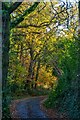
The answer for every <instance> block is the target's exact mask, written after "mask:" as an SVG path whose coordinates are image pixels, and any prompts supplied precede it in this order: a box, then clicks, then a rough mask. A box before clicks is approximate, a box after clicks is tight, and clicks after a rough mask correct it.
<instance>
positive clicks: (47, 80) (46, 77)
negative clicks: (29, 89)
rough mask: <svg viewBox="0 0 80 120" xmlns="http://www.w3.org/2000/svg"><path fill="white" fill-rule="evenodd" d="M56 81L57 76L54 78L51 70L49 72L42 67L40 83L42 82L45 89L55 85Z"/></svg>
mask: <svg viewBox="0 0 80 120" xmlns="http://www.w3.org/2000/svg"><path fill="white" fill-rule="evenodd" d="M56 80H57V78H56V77H55V76H52V70H51V69H49V70H48V71H47V70H46V67H45V66H41V69H40V71H39V82H41V83H42V84H43V86H44V87H49V85H51V84H55V81H56Z"/></svg>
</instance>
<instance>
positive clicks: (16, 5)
mask: <svg viewBox="0 0 80 120" xmlns="http://www.w3.org/2000/svg"><path fill="white" fill-rule="evenodd" d="M21 3H22V2H15V3H14V4H13V5H12V6H10V7H9V8H8V13H9V14H11V13H12V12H13V11H14V10H16V9H17V8H18V7H19V6H20V5H21Z"/></svg>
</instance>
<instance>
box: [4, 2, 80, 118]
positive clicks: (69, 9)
mask: <svg viewBox="0 0 80 120" xmlns="http://www.w3.org/2000/svg"><path fill="white" fill-rule="evenodd" d="M40 95H47V96H48V99H47V100H46V101H45V102H44V106H45V107H46V108H47V109H48V108H51V109H54V108H57V109H58V111H60V112H66V114H67V115H68V117H69V118H72V119H79V118H80V100H79V98H80V1H79V2H76V0H74V2H70V1H68V0H66V2H64V1H59V0H53V1H52V0H50V2H44V1H43V2H37V1H36V2H30V1H27V2H26V1H25V0H22V2H14V1H12V2H2V117H3V119H4V120H5V118H6V120H7V119H8V118H10V111H9V105H10V103H11V100H14V99H20V98H25V97H28V96H40Z"/></svg>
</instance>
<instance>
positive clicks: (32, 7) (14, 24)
mask: <svg viewBox="0 0 80 120" xmlns="http://www.w3.org/2000/svg"><path fill="white" fill-rule="evenodd" d="M38 4H39V2H35V3H34V4H33V5H32V6H31V7H30V8H28V9H26V10H25V11H24V12H23V14H21V15H20V16H19V17H18V18H16V20H14V21H12V22H11V24H10V28H11V29H12V28H14V27H15V26H17V25H18V24H19V23H21V22H22V21H23V20H24V17H25V16H26V15H28V14H30V13H31V12H33V11H34V10H35V9H36V7H37V6H38Z"/></svg>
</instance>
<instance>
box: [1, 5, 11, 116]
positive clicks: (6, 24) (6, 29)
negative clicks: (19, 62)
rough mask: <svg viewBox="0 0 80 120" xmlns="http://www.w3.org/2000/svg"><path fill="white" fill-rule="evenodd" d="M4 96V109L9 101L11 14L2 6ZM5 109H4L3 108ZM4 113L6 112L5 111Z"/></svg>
mask: <svg viewBox="0 0 80 120" xmlns="http://www.w3.org/2000/svg"><path fill="white" fill-rule="evenodd" d="M2 10H3V13H2V85H3V86H2V91H3V94H2V97H3V109H4V104H5V105H6V102H7V98H6V96H7V93H8V89H7V73H8V66H9V46H10V41H9V37H10V16H9V14H8V12H7V11H6V10H4V8H3V6H2ZM3 111H4V110H3ZM3 115H4V112H3Z"/></svg>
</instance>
